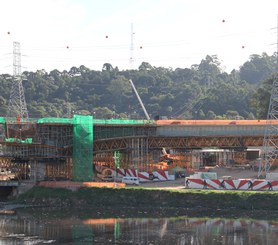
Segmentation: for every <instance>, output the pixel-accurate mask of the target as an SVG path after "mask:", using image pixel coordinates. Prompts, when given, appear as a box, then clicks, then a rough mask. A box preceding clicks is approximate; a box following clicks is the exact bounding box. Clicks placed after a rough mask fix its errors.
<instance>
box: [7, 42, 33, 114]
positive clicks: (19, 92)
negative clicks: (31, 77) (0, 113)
mask: <svg viewBox="0 0 278 245" xmlns="http://www.w3.org/2000/svg"><path fill="white" fill-rule="evenodd" d="M7 117H20V118H25V119H28V111H27V107H26V101H25V96H24V90H23V86H22V76H21V53H20V43H19V42H14V43H13V81H12V88H11V94H10V100H9V107H8V111H7Z"/></svg>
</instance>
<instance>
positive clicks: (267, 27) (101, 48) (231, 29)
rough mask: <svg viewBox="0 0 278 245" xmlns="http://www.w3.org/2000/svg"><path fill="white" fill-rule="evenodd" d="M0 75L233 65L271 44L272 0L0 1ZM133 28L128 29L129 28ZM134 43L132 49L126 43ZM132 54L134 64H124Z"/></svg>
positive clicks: (275, 10)
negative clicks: (16, 55)
mask: <svg viewBox="0 0 278 245" xmlns="http://www.w3.org/2000/svg"><path fill="white" fill-rule="evenodd" d="M0 6H1V15H0V23H1V25H0V74H3V73H10V74H12V71H13V67H12V65H13V42H14V41H17V42H20V46H21V63H22V64H21V65H22V71H24V70H28V71H36V70H40V69H45V70H46V71H48V72H49V71H51V70H54V69H58V70H60V71H63V70H69V69H70V68H71V67H73V66H76V67H79V66H80V65H85V66H86V67H88V68H90V69H93V70H101V69H102V65H103V64H104V63H110V64H111V65H112V66H113V67H115V66H118V68H119V69H120V70H125V69H131V68H133V69H137V68H138V66H139V65H140V64H141V63H142V62H143V61H145V62H149V63H150V64H151V65H153V66H156V67H158V66H163V67H172V68H173V69H175V68H177V67H179V68H190V66H191V65H192V64H199V63H200V61H201V60H202V59H203V58H205V56H206V55H217V56H218V58H219V60H220V61H221V63H222V67H223V69H225V70H226V71H227V72H230V71H231V70H232V69H238V68H239V66H240V65H242V64H243V63H244V62H245V61H247V60H248V58H249V56H250V55H251V54H259V55H261V54H262V53H263V52H266V53H267V54H268V55H272V54H273V53H274V52H276V49H277V15H278V1H277V0H0ZM132 25H133V34H132V32H131V26H132ZM132 41H133V51H131V43H132ZM130 58H133V62H130Z"/></svg>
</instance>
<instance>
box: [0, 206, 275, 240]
mask: <svg viewBox="0 0 278 245" xmlns="http://www.w3.org/2000/svg"><path fill="white" fill-rule="evenodd" d="M98 216H99V217H97V218H96V217H92V218H90V215H87V217H84V215H82V217H80V215H78V212H74V213H71V212H66V211H65V210H64V211H63V210H48V209H16V211H15V213H13V214H11V213H10V214H3V213H2V214H1V215H0V245H1V244H8V245H9V244H13V245H17V244H26V245H30V244H142V245H143V244H147V245H154V244H159V245H161V244H162V245H163V244H165V245H166V244H167V245H168V244H170V245H175V244H177V245H186V244H192V245H193V244H194V245H195V244H196V245H217V244H225V245H230V244H240V245H241V244H242V245H248V244H250V245H256V244H257V245H261V244H262V245H265V244H266V245H274V244H277V241H278V221H277V220H276V221H270V220H256V219H232V218H211V217H210V218H206V217H198V218H197V217H195V218H194V217H172V218H171V217H167V218H162V217H160V218H148V217H143V218H142V217H141V218H134V217H133V218H128V217H125V216H124V215H123V217H117V218H111V217H109V218H103V217H104V216H103V217H101V216H102V214H99V215H98Z"/></svg>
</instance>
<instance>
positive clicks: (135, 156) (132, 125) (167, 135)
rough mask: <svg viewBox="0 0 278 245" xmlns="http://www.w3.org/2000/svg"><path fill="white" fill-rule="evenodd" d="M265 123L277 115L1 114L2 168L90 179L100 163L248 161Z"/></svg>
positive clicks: (32, 176)
mask: <svg viewBox="0 0 278 245" xmlns="http://www.w3.org/2000/svg"><path fill="white" fill-rule="evenodd" d="M267 123H272V124H277V125H278V120H277V121H271V122H267V121H265V120H158V121H154V120H120V119H110V120H102V119H93V118H92V117H91V116H80V115H75V116H74V117H73V118H41V119H29V120H19V119H11V118H0V167H1V168H9V169H11V171H13V172H15V173H16V176H17V179H18V180H19V181H21V180H34V181H37V180H42V179H56V180H57V179H72V180H76V181H88V180H91V179H92V178H93V176H94V169H95V166H100V165H105V166H110V167H114V168H115V167H121V168H133V169H134V168H136V169H144V170H146V171H148V170H152V169H155V168H170V167H173V166H176V165H179V166H182V167H186V166H187V167H189V166H190V167H198V166H204V165H215V164H246V163H248V162H252V161H255V159H256V158H257V157H258V154H259V151H260V148H261V147H262V145H263V137H264V131H265V127H266V125H267ZM277 137H278V135H277Z"/></svg>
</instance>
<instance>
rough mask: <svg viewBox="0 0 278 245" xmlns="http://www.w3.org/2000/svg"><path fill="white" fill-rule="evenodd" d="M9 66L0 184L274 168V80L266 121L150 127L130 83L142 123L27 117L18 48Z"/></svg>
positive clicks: (0, 126) (0, 121)
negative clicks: (210, 169) (211, 169)
mask: <svg viewBox="0 0 278 245" xmlns="http://www.w3.org/2000/svg"><path fill="white" fill-rule="evenodd" d="M13 67H14V74H13V82H12V88H11V97H10V101H9V108H8V112H7V115H6V116H5V117H0V168H1V180H2V181H1V183H2V185H7V183H4V182H13V181H19V182H20V181H31V182H33V183H36V182H38V181H46V180H50V181H54V180H55V181H57V180H70V181H76V182H91V181H107V180H108V179H105V177H107V176H110V177H113V178H110V179H109V180H113V181H118V180H120V179H121V178H122V177H124V176H132V177H134V176H135V177H138V178H139V179H140V181H141V182H147V181H153V180H155V179H158V180H161V181H165V180H174V179H175V178H176V177H177V175H181V174H183V176H184V175H185V173H194V171H196V170H200V169H205V168H207V167H215V166H226V167H247V168H252V169H253V170H255V171H257V172H258V176H262V175H264V174H265V173H266V172H269V170H270V167H272V166H275V165H277V162H276V157H277V149H276V148H277V147H276V145H277V144H276V141H277V138H278V130H276V128H277V125H278V120H277V115H276V114H277V113H276V112H277V109H276V104H277V102H276V101H275V98H276V97H275V96H276V90H277V89H276V88H277V87H278V84H277V83H278V79H277V78H276V79H274V82H273V88H274V89H273V92H272V96H271V102H270V108H269V115H268V118H267V120H173V119H172V120H151V118H150V116H149V114H148V112H147V111H146V109H145V107H144V104H143V102H142V100H141V98H140V96H139V94H138V92H137V90H136V88H135V86H134V84H133V82H132V80H129V81H130V84H131V86H132V88H133V90H134V93H135V95H136V97H137V99H138V101H139V103H140V105H141V107H142V110H143V111H144V114H145V117H146V119H145V120H133V119H109V120H107V119H94V118H93V117H92V116H84V115H73V116H72V117H70V118H29V116H28V110H27V106H26V102H25V96H24V92H23V91H24V89H23V86H22V79H23V78H22V76H21V70H20V68H21V64H20V44H19V43H18V42H14V66H13ZM262 152H263V154H262ZM262 155H263V156H264V160H259V159H260V157H261V156H262ZM10 185H14V184H12V183H11V184H10Z"/></svg>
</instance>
